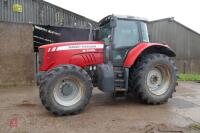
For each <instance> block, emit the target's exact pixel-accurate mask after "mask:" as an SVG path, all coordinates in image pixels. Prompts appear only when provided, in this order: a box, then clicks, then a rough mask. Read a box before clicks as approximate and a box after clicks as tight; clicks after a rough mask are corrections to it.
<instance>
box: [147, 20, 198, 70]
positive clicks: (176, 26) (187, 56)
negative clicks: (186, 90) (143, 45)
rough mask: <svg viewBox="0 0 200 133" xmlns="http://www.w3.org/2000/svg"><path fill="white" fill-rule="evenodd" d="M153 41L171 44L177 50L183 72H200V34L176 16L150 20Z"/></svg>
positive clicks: (178, 61) (177, 58)
mask: <svg viewBox="0 0 200 133" xmlns="http://www.w3.org/2000/svg"><path fill="white" fill-rule="evenodd" d="M148 28H149V33H150V39H151V41H152V42H159V43H163V42H166V43H167V44H169V45H170V46H171V47H172V48H173V49H174V50H175V52H176V54H177V57H176V60H177V63H178V64H179V68H180V71H181V72H188V73H195V72H197V73H200V34H199V33H197V32H196V31H194V30H192V29H190V28H188V27H186V26H185V25H183V24H181V23H179V22H177V21H176V20H174V18H166V19H160V20H156V21H151V22H149V25H148Z"/></svg>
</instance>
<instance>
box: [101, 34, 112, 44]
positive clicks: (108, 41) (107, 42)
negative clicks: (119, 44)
mask: <svg viewBox="0 0 200 133" xmlns="http://www.w3.org/2000/svg"><path fill="white" fill-rule="evenodd" d="M111 40H112V36H111V35H108V37H106V38H104V39H103V41H104V43H105V45H110V44H111Z"/></svg>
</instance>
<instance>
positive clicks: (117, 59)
mask: <svg viewBox="0 0 200 133" xmlns="http://www.w3.org/2000/svg"><path fill="white" fill-rule="evenodd" d="M146 21H147V20H146V19H144V18H138V17H132V16H117V15H110V16H107V17H105V18H104V19H102V20H101V21H100V22H99V29H98V30H97V32H96V36H95V40H97V41H104V43H105V51H104V55H105V58H104V60H105V62H109V61H110V62H112V63H113V65H114V66H122V65H123V62H124V59H125V57H126V54H127V53H128V51H129V50H130V49H131V48H133V47H134V46H136V45H137V44H138V43H140V42H149V36H148V30H147V24H146Z"/></svg>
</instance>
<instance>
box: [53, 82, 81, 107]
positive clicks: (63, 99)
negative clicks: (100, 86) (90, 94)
mask: <svg viewBox="0 0 200 133" xmlns="http://www.w3.org/2000/svg"><path fill="white" fill-rule="evenodd" d="M81 95H82V87H80V86H79V84H78V83H77V82H76V81H74V80H71V79H66V80H63V81H61V82H59V83H58V84H57V86H56V87H55V88H54V98H55V100H56V102H57V103H59V104H61V105H63V106H71V105H74V104H76V103H77V102H78V101H79V100H80V99H81Z"/></svg>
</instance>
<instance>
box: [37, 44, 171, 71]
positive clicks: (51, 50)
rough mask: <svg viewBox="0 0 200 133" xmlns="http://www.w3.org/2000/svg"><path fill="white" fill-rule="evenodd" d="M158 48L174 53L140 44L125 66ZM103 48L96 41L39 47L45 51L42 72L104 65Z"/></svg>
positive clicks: (131, 51) (131, 52)
mask: <svg viewBox="0 0 200 133" xmlns="http://www.w3.org/2000/svg"><path fill="white" fill-rule="evenodd" d="M156 46H159V47H162V48H166V49H168V50H169V51H172V50H171V49H170V48H169V46H168V45H163V44H159V43H139V44H137V45H136V47H134V48H132V49H131V50H130V51H129V52H128V54H127V56H126V59H125V61H124V65H123V66H124V67H131V66H132V65H133V64H134V62H135V61H136V59H137V58H138V56H139V55H140V54H141V53H142V52H143V51H144V50H145V49H147V48H149V47H156ZM103 47H104V44H103V42H96V41H84V42H63V43H55V44H49V45H43V46H41V47H39V51H43V53H42V56H43V58H42V61H41V62H42V63H41V65H40V71H47V70H49V69H51V68H53V67H56V66H59V65H61V64H73V65H77V66H80V67H86V66H91V65H97V64H103V63H104V53H103V52H104V50H103ZM41 49H43V50H41ZM40 56H41V55H40Z"/></svg>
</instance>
